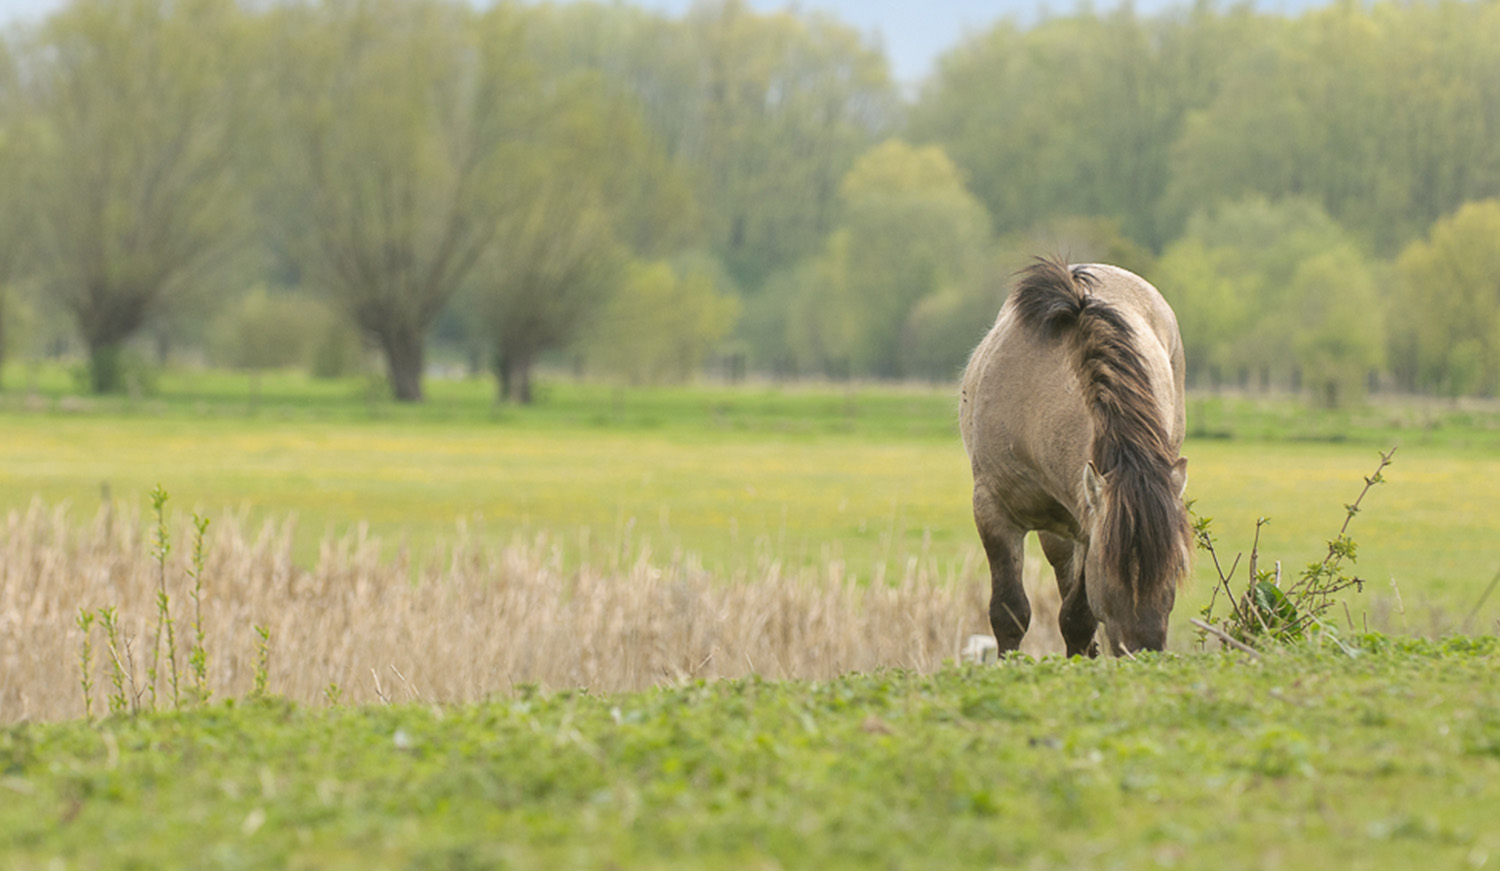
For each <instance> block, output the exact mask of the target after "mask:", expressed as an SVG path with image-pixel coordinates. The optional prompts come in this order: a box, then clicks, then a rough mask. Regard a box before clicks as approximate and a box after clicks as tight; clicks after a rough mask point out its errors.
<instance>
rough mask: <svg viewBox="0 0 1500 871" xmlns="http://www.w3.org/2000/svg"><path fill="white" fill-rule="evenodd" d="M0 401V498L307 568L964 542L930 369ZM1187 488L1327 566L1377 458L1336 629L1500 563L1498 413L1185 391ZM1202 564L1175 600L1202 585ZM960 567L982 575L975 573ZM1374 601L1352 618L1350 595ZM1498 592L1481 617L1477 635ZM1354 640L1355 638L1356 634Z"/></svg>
mask: <svg viewBox="0 0 1500 871" xmlns="http://www.w3.org/2000/svg"><path fill="white" fill-rule="evenodd" d="M7 383H8V384H10V385H11V390H10V392H9V393H8V394H5V395H4V397H3V400H0V432H3V438H0V510H7V509H8V510H17V509H22V508H24V507H26V506H27V505H28V504H29V503H30V502H31V501H32V500H33V499H40V500H42V501H43V502H45V503H47V504H49V505H57V504H64V503H66V504H68V505H69V506H71V509H72V512H73V514H74V516H75V517H79V518H86V517H88V516H91V515H92V514H93V512H95V511H97V510H98V508H99V506H100V504H101V502H102V500H103V499H104V498H106V496H107V497H108V498H110V499H112V500H114V501H115V502H117V503H119V504H121V505H124V506H127V507H128V506H131V505H134V506H144V505H145V501H146V494H147V493H149V491H150V490H151V488H152V487H154V486H155V485H157V484H158V483H160V484H161V485H163V486H164V487H166V488H167V490H168V491H170V492H171V494H172V500H173V504H174V505H175V506H179V507H181V508H182V509H184V510H198V511H202V512H203V513H205V514H208V515H210V516H212V515H214V514H215V513H222V512H231V513H235V514H238V515H241V516H245V517H247V518H248V519H249V520H251V521H252V523H258V522H274V523H277V524H281V523H284V522H286V521H287V520H288V519H292V520H294V521H295V523H296V528H297V530H298V532H297V538H296V556H297V558H298V559H299V560H300V561H303V562H310V561H312V560H314V559H315V558H316V554H317V552H318V545H319V542H320V541H321V540H322V539H324V538H325V537H329V536H332V537H342V536H349V535H360V534H365V535H370V536H376V537H379V538H380V539H381V541H382V542H383V544H384V545H385V547H386V548H387V549H388V550H391V551H394V550H395V549H398V548H406V549H408V550H409V551H414V552H416V553H417V554H432V553H437V552H440V551H441V548H442V546H443V544H444V543H445V542H447V541H449V540H451V539H452V538H454V537H455V536H456V535H457V534H458V530H459V528H460V525H462V526H463V527H464V528H465V529H466V530H467V531H468V532H469V533H473V532H476V531H477V532H479V533H481V534H483V535H485V536H489V537H492V538H494V539H496V540H499V541H504V540H509V539H513V538H515V537H517V536H520V537H526V536H530V535H534V534H536V533H539V532H544V531H545V532H547V533H549V534H550V535H552V536H554V537H555V538H560V539H562V540H564V541H566V542H568V543H569V544H568V546H569V547H570V548H571V554H570V555H571V556H572V557H573V558H578V559H587V558H597V557H598V556H599V555H600V554H602V553H618V552H620V551H621V550H622V549H628V550H630V551H631V552H632V553H636V554H638V553H640V552H641V551H642V550H649V551H650V553H651V554H653V555H654V556H655V557H657V558H660V559H663V560H668V559H671V558H673V557H674V556H675V555H681V554H684V553H691V554H694V555H696V556H697V557H698V558H700V559H701V560H702V562H703V564H704V566H705V567H706V568H708V569H709V570H710V571H713V572H716V573H723V574H726V575H730V576H732V575H733V574H734V573H735V571H736V569H737V567H740V566H745V565H750V564H756V563H763V562H764V561H766V560H775V561H778V562H780V563H782V564H783V565H785V566H788V567H793V568H795V567H799V566H809V565H818V564H826V563H827V562H829V561H831V560H839V561H841V562H843V563H844V564H846V565H847V566H848V568H849V570H850V571H853V572H855V573H856V574H859V575H861V576H865V577H870V576H873V575H875V574H877V573H881V572H887V571H890V570H899V567H900V566H901V565H903V564H904V563H905V562H906V561H907V560H909V559H911V558H913V557H920V558H924V559H928V558H930V559H935V560H937V561H938V564H939V565H943V566H950V567H957V566H959V565H961V564H962V563H963V560H964V558H965V557H966V556H972V552H973V550H974V549H975V548H976V547H977V543H976V540H975V536H974V533H973V527H972V523H971V520H970V517H969V509H968V487H969V481H968V471H967V466H966V461H965V457H964V453H963V448H962V446H961V444H960V442H959V439H958V436H957V432H956V410H955V403H954V401H953V397H952V390H951V389H950V388H949V386H947V385H938V386H930V387H889V386H872V385H857V386H838V385H833V386H828V385H825V386H813V387H809V386H778V385H771V384H758V385H751V386H740V387H722V386H704V387H690V388H658V389H635V388H619V387H611V386H608V385H600V384H591V383H577V382H573V381H569V380H566V379H559V380H554V381H550V382H547V383H546V384H545V385H544V387H543V391H542V396H541V401H540V402H539V403H538V404H536V405H535V406H533V407H528V408H516V407H511V406H497V405H496V404H495V403H494V402H493V400H492V398H491V396H490V394H489V391H490V385H489V382H488V381H486V380H483V379H476V380H434V381H432V382H431V385H430V393H431V396H430V399H429V402H428V403H426V404H425V405H423V406H420V407H412V406H401V405H397V404H395V403H391V402H389V401H386V400H384V399H382V398H379V397H378V396H377V395H376V394H375V393H374V391H373V388H372V387H371V386H370V384H369V383H368V382H365V381H359V380H351V381H342V382H317V381H311V380H308V379H305V378H303V377H301V376H298V375H294V374H268V375H266V376H263V377H262V378H260V379H258V381H252V379H250V378H249V377H247V376H244V375H237V374H229V373H222V372H169V373H166V374H164V375H162V376H161V378H160V381H159V383H158V384H157V385H155V389H156V392H155V394H154V395H149V396H146V397H142V398H135V399H132V398H129V397H118V398H109V399H103V400H99V399H83V398H77V397H74V396H72V395H71V394H70V389H71V382H70V381H69V380H68V378H67V377H66V375H65V373H62V372H61V371H57V370H32V371H30V372H27V373H17V372H14V371H13V372H11V373H9V378H8V381H7ZM1189 427H1190V430H1191V431H1192V433H1193V436H1192V437H1191V438H1190V440H1189V442H1188V444H1187V445H1186V446H1185V448H1184V453H1185V454H1186V455H1187V456H1188V458H1189V479H1190V484H1189V495H1190V497H1191V498H1193V499H1194V500H1195V510H1196V511H1197V512H1198V513H1199V514H1200V515H1204V516H1209V517H1212V518H1213V520H1214V530H1215V532H1216V534H1217V535H1218V538H1219V542H1220V550H1221V556H1223V557H1224V559H1225V560H1226V562H1227V561H1230V560H1232V557H1233V555H1234V554H1235V553H1236V552H1239V551H1248V550H1249V548H1250V545H1251V540H1252V538H1253V534H1254V529H1255V521H1256V519H1257V518H1259V517H1269V518H1270V523H1269V524H1267V525H1266V526H1265V527H1264V529H1263V530H1262V535H1261V542H1260V549H1261V554H1262V558H1261V564H1262V565H1263V566H1267V565H1271V564H1272V563H1273V562H1274V561H1277V560H1280V561H1282V563H1283V567H1284V571H1285V572H1286V573H1287V574H1288V575H1291V574H1294V573H1295V572H1296V571H1298V570H1300V568H1301V566H1302V565H1303V564H1305V563H1306V562H1308V561H1310V560H1314V559H1319V558H1321V557H1322V556H1323V554H1324V552H1325V542H1326V541H1327V539H1328V538H1329V537H1331V536H1332V535H1333V534H1334V533H1335V532H1337V529H1338V526H1339V524H1340V523H1341V522H1342V520H1343V514H1344V512H1343V506H1344V505H1345V504H1346V503H1348V502H1350V501H1352V500H1353V498H1354V497H1355V496H1356V495H1357V494H1358V492H1359V489H1360V487H1361V486H1362V483H1363V482H1362V478H1363V476H1364V475H1366V474H1368V473H1369V472H1371V471H1372V470H1373V469H1374V468H1375V465H1376V462H1377V461H1378V456H1379V452H1380V451H1381V450H1385V449H1388V448H1390V447H1393V446H1394V447H1397V448H1398V450H1397V453H1396V458H1395V464H1394V465H1393V466H1392V468H1391V469H1390V470H1388V472H1387V475H1386V477H1387V480H1388V483H1387V484H1385V485H1384V486H1381V487H1378V488H1376V489H1375V490H1374V491H1373V492H1372V493H1371V494H1370V496H1369V497H1368V498H1367V500H1366V503H1365V510H1364V511H1363V512H1362V513H1361V515H1360V516H1359V517H1358V518H1357V519H1356V520H1355V522H1354V525H1353V526H1352V534H1353V536H1354V538H1355V539H1356V540H1357V542H1358V543H1359V562H1358V564H1357V569H1358V572H1359V574H1360V575H1361V577H1364V578H1366V579H1367V580H1368V581H1369V582H1370V585H1369V586H1368V587H1367V590H1366V593H1365V596H1364V597H1362V598H1360V599H1356V600H1354V603H1353V610H1352V611H1351V617H1353V618H1355V619H1356V620H1357V621H1358V620H1360V619H1363V611H1362V610H1361V609H1362V608H1364V609H1365V610H1369V609H1374V610H1376V611H1378V612H1379V614H1380V618H1381V621H1382V622H1381V623H1380V628H1395V629H1398V630H1400V629H1411V630H1414V631H1426V630H1428V629H1431V628H1439V629H1441V628H1446V627H1452V626H1454V625H1456V624H1455V621H1459V620H1462V619H1463V618H1464V617H1467V616H1468V613H1469V611H1470V609H1471V608H1472V606H1473V605H1474V604H1475V603H1476V602H1477V601H1478V599H1479V597H1480V595H1481V594H1482V593H1483V591H1484V589H1485V587H1486V586H1487V584H1488V582H1489V580H1490V578H1491V577H1493V576H1494V574H1495V572H1496V570H1497V569H1500V487H1495V486H1494V482H1495V481H1500V412H1497V411H1495V410H1494V409H1475V408H1470V407H1459V406H1456V405H1452V404H1444V403H1433V402H1427V403H1423V402H1417V401H1391V402H1377V403H1372V404H1371V405H1369V406H1366V407H1364V408H1361V409H1359V410H1356V411H1349V412H1327V411H1319V410H1314V409H1311V408H1309V407H1308V406H1307V405H1306V404H1305V403H1302V402H1300V401H1298V400H1296V399H1250V398H1233V397H1195V398H1194V399H1193V400H1192V401H1191V402H1190V408H1189ZM1213 577H1214V576H1213V574H1212V569H1211V565H1210V564H1209V561H1208V560H1207V559H1204V558H1200V559H1199V564H1198V568H1197V572H1196V582H1195V583H1194V585H1193V586H1192V587H1190V588H1189V591H1188V593H1187V599H1186V600H1185V602H1184V605H1180V606H1179V608H1178V612H1179V616H1183V615H1186V614H1188V613H1189V609H1191V610H1196V608H1197V607H1198V606H1199V605H1201V603H1202V602H1203V601H1205V600H1206V599H1205V597H1206V596H1207V594H1208V592H1209V591H1210V590H1211V588H1212V584H1211V580H1212V578H1213ZM973 582H974V583H984V579H983V578H974V579H973ZM1362 602H1363V603H1368V606H1365V605H1362V604H1361V603H1362ZM1497 615H1500V600H1494V601H1491V602H1489V603H1487V605H1486V608H1485V610H1484V611H1483V612H1481V613H1480V614H1477V615H1475V619H1474V621H1473V622H1471V628H1493V627H1492V626H1491V625H1490V624H1492V623H1493V622H1494V620H1495V617H1496V616H1497ZM1360 628H1363V626H1361V627H1360Z"/></svg>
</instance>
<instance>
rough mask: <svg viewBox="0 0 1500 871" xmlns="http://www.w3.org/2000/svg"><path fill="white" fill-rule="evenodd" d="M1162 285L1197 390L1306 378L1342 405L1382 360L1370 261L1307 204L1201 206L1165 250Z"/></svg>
mask: <svg viewBox="0 0 1500 871" xmlns="http://www.w3.org/2000/svg"><path fill="white" fill-rule="evenodd" d="M1157 286H1158V287H1159V288H1160V289H1161V291H1162V294H1163V295H1164V296H1166V298H1167V300H1168V301H1169V302H1170V303H1172V306H1173V308H1174V309H1175V310H1176V311H1177V313H1178V318H1179V325H1180V327H1181V330H1182V333H1183V342H1184V344H1185V346H1186V347H1185V351H1186V357H1187V361H1188V373H1187V374H1188V379H1189V381H1190V383H1193V384H1196V385H1200V386H1215V387H1216V386H1219V385H1221V384H1224V383H1238V384H1239V385H1240V386H1247V385H1251V384H1254V385H1256V386H1259V387H1261V388H1266V387H1269V386H1272V385H1279V386H1289V385H1290V386H1300V384H1301V383H1302V382H1310V384H1311V386H1313V387H1314V388H1315V396H1316V398H1317V399H1318V400H1320V401H1321V402H1323V403H1324V404H1328V405H1332V406H1337V405H1340V404H1344V403H1346V402H1348V401H1350V400H1352V399H1357V398H1359V397H1360V396H1362V394H1363V385H1364V382H1365V379H1366V378H1367V377H1368V375H1369V373H1370V372H1371V371H1372V370H1374V369H1377V368H1378V367H1379V366H1380V364H1381V363H1382V361H1383V353H1382V352H1383V346H1384V336H1385V329H1384V322H1383V319H1382V318H1381V316H1380V303H1381V301H1380V299H1379V297H1378V295H1377V293H1376V285H1375V279H1374V277H1373V275H1372V272H1371V267H1370V265H1369V263H1368V260H1367V258H1365V257H1364V256H1363V254H1362V253H1361V252H1360V251H1359V249H1358V248H1357V246H1355V245H1354V243H1353V242H1352V241H1351V240H1350V238H1349V237H1348V235H1347V234H1346V233H1345V232H1344V231H1343V230H1342V229H1341V228H1340V227H1339V226H1338V225H1337V224H1335V223H1334V222H1333V221H1332V220H1331V219H1330V218H1329V217H1328V216H1327V215H1326V214H1324V213H1323V211H1322V210H1321V209H1320V208H1319V207H1318V206H1317V205H1315V204H1313V203H1311V202H1308V201H1306V200H1285V201H1281V202H1276V203H1273V202H1269V201H1267V200H1264V199H1260V198H1256V197H1252V198H1250V199H1246V200H1242V201H1239V202H1235V203H1230V204H1226V205H1223V206H1221V207H1219V208H1216V209H1212V210H1208V211H1205V212H1201V213H1199V214H1198V215H1197V216H1195V217H1194V219H1193V220H1192V221H1191V222H1190V223H1189V224H1188V228H1187V231H1186V233H1185V234H1184V236H1183V237H1182V238H1181V239H1180V240H1179V241H1177V242H1174V243H1173V244H1172V245H1171V246H1170V247H1169V248H1168V249H1167V251H1166V252H1165V254H1163V256H1162V259H1161V264H1160V272H1159V274H1158V276H1157Z"/></svg>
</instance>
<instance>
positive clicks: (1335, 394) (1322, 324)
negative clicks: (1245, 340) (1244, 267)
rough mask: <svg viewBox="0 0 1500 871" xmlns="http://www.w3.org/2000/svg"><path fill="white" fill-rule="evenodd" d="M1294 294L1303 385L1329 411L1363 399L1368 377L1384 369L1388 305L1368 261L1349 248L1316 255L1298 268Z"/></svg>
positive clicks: (1296, 341) (1293, 277)
mask: <svg viewBox="0 0 1500 871" xmlns="http://www.w3.org/2000/svg"><path fill="white" fill-rule="evenodd" d="M1291 292H1292V295H1293V297H1294V298H1295V299H1297V300H1298V302H1299V303H1300V310H1301V311H1300V317H1299V323H1300V327H1301V328H1300V329H1299V330H1298V332H1297V335H1296V338H1295V345H1294V348H1295V352H1296V355H1297V362H1298V364H1299V365H1300V366H1301V367H1302V384H1303V387H1304V388H1305V389H1307V390H1308V391H1309V393H1310V395H1311V396H1312V398H1313V401H1314V402H1316V403H1317V404H1319V405H1322V406H1324V407H1327V408H1342V407H1344V406H1346V405H1349V404H1351V403H1353V402H1357V401H1359V400H1361V399H1363V398H1364V395H1365V385H1366V384H1367V383H1368V382H1369V377H1370V374H1371V373H1372V372H1376V371H1378V370H1379V369H1380V368H1381V367H1382V366H1384V365H1385V317H1384V315H1385V305H1384V300H1382V299H1381V298H1380V294H1379V291H1378V289H1377V287H1376V282H1375V275H1374V273H1373V271H1372V270H1371V268H1370V264H1369V262H1368V260H1367V259H1366V258H1365V257H1364V256H1363V255H1362V254H1360V253H1359V251H1358V250H1357V249H1356V248H1354V247H1353V246H1351V245H1343V246H1339V247H1335V248H1330V249H1329V250H1327V251H1323V252H1321V253H1318V254H1314V255H1313V256H1312V257H1310V258H1308V259H1306V260H1304V261H1302V262H1301V263H1300V264H1298V265H1297V271H1296V272H1295V273H1293V275H1292V284H1291Z"/></svg>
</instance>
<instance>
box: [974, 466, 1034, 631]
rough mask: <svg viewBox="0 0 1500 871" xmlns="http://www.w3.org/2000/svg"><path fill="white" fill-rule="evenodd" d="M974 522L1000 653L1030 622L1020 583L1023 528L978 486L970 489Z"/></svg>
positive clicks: (991, 617)
mask: <svg viewBox="0 0 1500 871" xmlns="http://www.w3.org/2000/svg"><path fill="white" fill-rule="evenodd" d="M974 525H975V526H977V527H978V528H979V541H980V543H982V544H983V545H984V555H985V556H986V557H988V558H989V561H990V628H991V629H992V630H994V632H995V642H996V643H997V644H999V645H1000V652H1001V653H1009V652H1010V651H1012V650H1016V649H1019V648H1020V646H1021V638H1022V637H1023V636H1024V635H1025V634H1026V629H1027V627H1028V626H1030V625H1031V602H1030V601H1028V600H1027V598H1026V588H1025V586H1023V585H1022V583H1021V560H1022V556H1023V554H1024V550H1023V547H1022V541H1023V539H1024V538H1025V534H1026V533H1025V530H1021V529H1017V528H1016V527H1015V524H1013V523H1011V522H1010V520H1009V519H1008V518H1006V517H1005V516H1004V514H1003V513H1002V512H1001V511H1000V510H999V509H998V508H997V507H996V506H995V504H994V502H993V501H992V500H991V499H990V498H989V497H988V496H987V495H985V494H983V493H981V492H980V491H979V490H978V489H976V490H975V491H974Z"/></svg>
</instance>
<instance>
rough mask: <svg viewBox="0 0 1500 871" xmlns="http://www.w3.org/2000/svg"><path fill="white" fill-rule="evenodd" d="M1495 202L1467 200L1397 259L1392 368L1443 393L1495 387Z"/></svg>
mask: <svg viewBox="0 0 1500 871" xmlns="http://www.w3.org/2000/svg"><path fill="white" fill-rule="evenodd" d="M1496 239H1500V200H1493V199H1492V200H1484V201H1482V202H1476V203H1469V204H1467V205H1465V206H1464V207H1463V208H1461V209H1459V210H1458V212H1457V213H1455V214H1453V215H1450V216H1448V217H1446V218H1444V219H1442V220H1441V221H1438V222H1437V223H1436V224H1434V225H1433V227H1432V229H1431V231H1430V232H1429V233H1428V235H1427V237H1426V238H1425V239H1419V240H1417V241H1415V242H1413V243H1411V245H1409V246H1407V248H1406V250H1405V251H1403V252H1402V253H1401V256H1400V258H1399V259H1398V260H1397V261H1396V272H1397V275H1398V276H1399V278H1400V281H1399V283H1398V285H1397V287H1398V289H1397V293H1396V298H1395V300H1394V301H1393V304H1392V318H1391V343H1392V347H1393V357H1394V358H1395V359H1394V360H1393V361H1392V362H1393V368H1394V369H1395V371H1396V376H1397V378H1398V379H1399V381H1400V382H1401V384H1402V385H1403V386H1405V387H1407V388H1408V389H1422V390H1430V391H1434V392H1438V393H1442V394H1444V395H1448V396H1463V395H1468V394H1472V393H1476V392H1477V393H1483V394H1485V395H1494V394H1495V393H1496V392H1497V391H1500V247H1497V246H1496V244H1495V240H1496Z"/></svg>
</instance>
